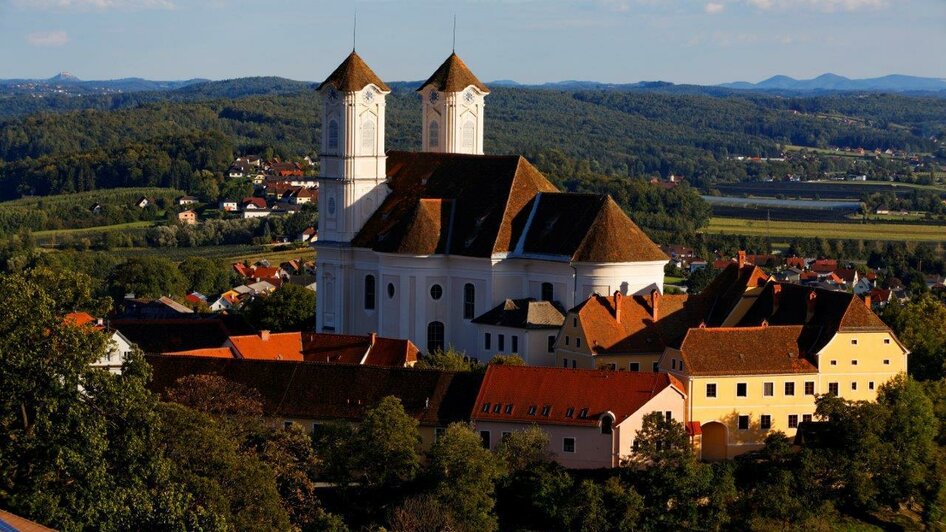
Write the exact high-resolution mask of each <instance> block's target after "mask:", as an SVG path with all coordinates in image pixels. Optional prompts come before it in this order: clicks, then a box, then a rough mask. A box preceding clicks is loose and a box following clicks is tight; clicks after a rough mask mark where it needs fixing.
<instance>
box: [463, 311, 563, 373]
mask: <svg viewBox="0 0 946 532" xmlns="http://www.w3.org/2000/svg"><path fill="white" fill-rule="evenodd" d="M564 321H565V317H564V316H563V315H562V311H561V309H559V308H558V307H556V305H555V303H553V302H551V301H536V300H535V299H530V298H526V299H507V300H506V301H504V302H502V303H501V304H499V305H497V306H496V307H494V308H493V309H491V310H488V311H486V312H485V313H484V314H482V315H481V316H479V317H477V318H476V319H474V320H473V321H472V322H471V323H474V324H476V325H479V326H480V327H479V328H480V331H481V333H482V338H483V346H482V347H483V349H482V353H484V354H485V357H484V358H492V355H494V354H507V355H519V356H520V357H521V358H522V359H523V360H525V362H526V364H528V365H530V366H551V365H553V364H554V362H555V360H554V357H555V337H556V335H557V334H558V330H559V328H560V327H561V326H562V323H563V322H564Z"/></svg>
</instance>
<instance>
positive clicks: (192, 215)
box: [177, 210, 197, 225]
mask: <svg viewBox="0 0 946 532" xmlns="http://www.w3.org/2000/svg"><path fill="white" fill-rule="evenodd" d="M177 221H179V222H181V223H182V224H184V225H194V224H196V223H197V213H196V212H194V211H192V210H186V211H181V212H179V213H177Z"/></svg>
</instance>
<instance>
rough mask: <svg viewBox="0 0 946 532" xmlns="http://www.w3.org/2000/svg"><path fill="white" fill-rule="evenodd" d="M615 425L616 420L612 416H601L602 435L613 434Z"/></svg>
mask: <svg viewBox="0 0 946 532" xmlns="http://www.w3.org/2000/svg"><path fill="white" fill-rule="evenodd" d="M613 425H614V418H613V417H611V414H605V415H603V416H601V434H611V429H612V426H613Z"/></svg>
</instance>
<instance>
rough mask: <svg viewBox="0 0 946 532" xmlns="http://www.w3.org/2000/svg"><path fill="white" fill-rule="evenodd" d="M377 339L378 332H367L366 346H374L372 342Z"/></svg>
mask: <svg viewBox="0 0 946 532" xmlns="http://www.w3.org/2000/svg"><path fill="white" fill-rule="evenodd" d="M377 339H378V333H376V332H372V333H371V334H369V335H368V346H369V347H374V343H375V341H376V340H377Z"/></svg>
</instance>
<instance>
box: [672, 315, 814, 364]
mask: <svg viewBox="0 0 946 532" xmlns="http://www.w3.org/2000/svg"><path fill="white" fill-rule="evenodd" d="M801 335H802V327H801V326H800V325H798V326H763V327H716V328H709V327H707V328H696V329H690V330H689V332H687V335H686V338H684V340H683V343H682V344H681V346H680V356H681V358H682V359H683V361H684V362H685V366H684V368H685V370H684V372H685V373H687V374H690V375H764V374H780V373H816V372H817V371H818V370H817V368H816V367H815V366H814V365H813V364H812V363H811V362H809V361H808V360H807V359H806V358H804V356H803V354H802V352H801V349H800V348H799V345H798V343H799V338H800V336H801Z"/></svg>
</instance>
